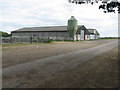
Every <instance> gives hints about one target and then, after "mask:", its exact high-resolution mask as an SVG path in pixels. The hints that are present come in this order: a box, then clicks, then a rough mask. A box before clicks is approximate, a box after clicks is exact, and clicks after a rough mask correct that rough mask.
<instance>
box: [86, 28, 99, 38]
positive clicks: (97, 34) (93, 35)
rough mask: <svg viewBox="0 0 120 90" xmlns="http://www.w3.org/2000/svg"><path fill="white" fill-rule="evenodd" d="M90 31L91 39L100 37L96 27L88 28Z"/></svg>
mask: <svg viewBox="0 0 120 90" xmlns="http://www.w3.org/2000/svg"><path fill="white" fill-rule="evenodd" d="M88 31H89V32H90V39H98V38H100V34H99V33H98V31H97V30H96V29H88Z"/></svg>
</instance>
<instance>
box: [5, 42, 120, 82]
mask: <svg viewBox="0 0 120 90" xmlns="http://www.w3.org/2000/svg"><path fill="white" fill-rule="evenodd" d="M116 46H118V40H114V41H111V42H109V43H105V44H102V45H98V46H95V47H92V48H88V49H84V50H78V51H74V52H70V53H66V54H60V55H56V56H52V57H48V58H43V59H39V60H34V61H31V62H27V63H24V64H17V65H13V66H9V67H6V68H3V76H5V77H9V76H12V75H22V74H23V73H26V72H29V71H31V70H32V71H39V73H40V74H41V75H42V76H43V78H42V79H43V80H42V79H41V80H40V81H44V80H45V79H49V78H50V75H52V74H54V73H56V72H61V71H66V70H69V69H72V68H75V67H77V66H78V65H80V64H81V63H83V62H86V61H88V60H90V59H92V58H93V57H95V56H98V55H100V54H103V53H105V52H107V51H109V50H111V49H112V48H114V47H116Z"/></svg>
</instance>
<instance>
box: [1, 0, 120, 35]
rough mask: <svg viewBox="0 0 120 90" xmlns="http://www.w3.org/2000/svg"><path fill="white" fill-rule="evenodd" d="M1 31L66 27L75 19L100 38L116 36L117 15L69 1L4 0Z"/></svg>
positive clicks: (2, 3) (2, 1)
mask: <svg viewBox="0 0 120 90" xmlns="http://www.w3.org/2000/svg"><path fill="white" fill-rule="evenodd" d="M0 7H1V10H0V17H1V18H0V22H1V23H0V24H1V28H0V29H1V30H3V31H7V32H10V31H13V30H16V29H18V28H22V27H34V26H37V27H39V26H50V25H51V26H53V25H67V20H68V19H69V18H70V17H71V16H75V17H76V19H77V20H78V23H79V24H82V25H85V26H86V27H87V28H96V29H97V30H98V32H100V34H101V36H117V32H118V15H117V14H114V13H103V11H102V10H99V9H98V4H95V5H89V4H88V5H86V4H85V5H84V4H83V5H76V4H71V3H68V2H67V0H52V1H51V0H1V3H0Z"/></svg>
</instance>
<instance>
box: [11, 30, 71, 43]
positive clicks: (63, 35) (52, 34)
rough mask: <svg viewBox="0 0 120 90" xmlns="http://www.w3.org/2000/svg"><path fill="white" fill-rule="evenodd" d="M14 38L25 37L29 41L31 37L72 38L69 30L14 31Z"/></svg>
mask: <svg viewBox="0 0 120 90" xmlns="http://www.w3.org/2000/svg"><path fill="white" fill-rule="evenodd" d="M12 37H13V38H23V39H26V41H29V38H30V37H33V38H39V39H52V40H70V38H69V33H68V32H15V33H14V32H13V33H12Z"/></svg>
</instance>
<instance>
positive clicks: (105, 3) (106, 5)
mask: <svg viewBox="0 0 120 90" xmlns="http://www.w3.org/2000/svg"><path fill="white" fill-rule="evenodd" d="M99 1H101V2H102V3H101V5H100V6H99V9H103V10H104V13H111V12H114V13H115V12H116V11H117V12H118V13H120V1H117V0H112V1H110V0H68V2H69V3H75V4H85V3H87V4H88V3H91V5H93V4H94V3H98V2H99ZM116 9H117V10H116Z"/></svg>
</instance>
